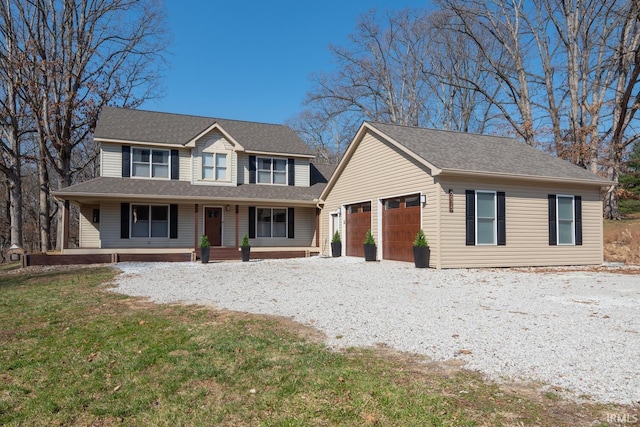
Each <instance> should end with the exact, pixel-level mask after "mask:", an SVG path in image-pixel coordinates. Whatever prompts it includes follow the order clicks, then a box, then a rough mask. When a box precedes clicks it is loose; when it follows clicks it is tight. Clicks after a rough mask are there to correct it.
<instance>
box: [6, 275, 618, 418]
mask: <svg viewBox="0 0 640 427" xmlns="http://www.w3.org/2000/svg"><path fill="white" fill-rule="evenodd" d="M113 274H114V272H113V270H111V269H109V268H82V269H74V268H72V269H65V270H47V271H38V270H35V269H27V270H25V271H19V270H14V269H12V267H3V268H2V269H0V325H1V328H0V425H65V426H66V425H72V426H75V425H78V426H79V425H83V426H84V425H96V426H105V425H115V424H121V423H124V424H125V425H171V426H187V425H188V426H193V425H206V426H209V425H228V426H231V425H234V426H235V425H264V426H307V425H382V426H388V425H398V426H413V425H415V426H424V425H434V426H465V425H470V426H471V425H478V426H480V425H547V426H558V425H567V426H568V425H581V424H582V425H594V424H593V421H594V420H599V421H600V422H602V421H604V420H606V414H609V413H628V412H629V409H628V408H618V407H613V406H604V405H578V404H574V403H571V402H567V401H564V400H562V399H560V398H559V397H558V395H557V394H555V393H553V392H546V393H537V392H536V391H535V390H534V389H527V388H515V387H511V386H503V387H502V388H500V387H498V386H496V385H492V384H489V383H485V382H483V380H482V379H481V377H480V376H479V375H476V374H473V373H470V372H466V371H463V370H460V369H454V370H453V371H445V370H442V369H436V368H434V367H433V366H432V365H428V364H425V363H422V362H420V361H418V360H417V359H416V358H413V357H411V356H407V355H400V354H395V353H392V352H389V351H386V352H382V351H373V350H360V349H353V350H350V351H347V352H345V353H336V352H332V351H329V350H328V349H326V348H325V347H324V345H322V344H321V343H318V342H315V343H314V342H313V340H305V339H304V338H302V335H303V334H307V335H310V336H313V334H312V333H310V331H309V330H306V329H305V327H303V326H300V325H297V326H296V325H295V324H293V323H292V322H290V321H287V320H283V319H277V318H266V317H259V316H252V315H247V314H239V313H230V312H225V311H216V310H212V309H209V308H203V307H195V306H180V305H155V304H150V303H147V302H145V301H143V300H140V299H135V298H129V297H125V296H122V295H118V294H112V293H110V292H107V291H105V287H106V285H104V284H105V283H108V282H109V281H110V280H111V279H112V277H113ZM596 425H598V424H597V423H596ZM600 425H606V423H604V422H603V423H602V424H600Z"/></svg>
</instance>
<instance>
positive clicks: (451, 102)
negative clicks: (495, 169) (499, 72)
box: [424, 11, 499, 133]
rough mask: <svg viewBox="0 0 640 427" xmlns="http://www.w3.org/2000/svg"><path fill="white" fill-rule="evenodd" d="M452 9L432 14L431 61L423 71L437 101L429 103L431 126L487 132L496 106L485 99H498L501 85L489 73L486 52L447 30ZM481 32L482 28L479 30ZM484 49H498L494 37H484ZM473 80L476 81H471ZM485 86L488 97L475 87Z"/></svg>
mask: <svg viewBox="0 0 640 427" xmlns="http://www.w3.org/2000/svg"><path fill="white" fill-rule="evenodd" d="M452 19H455V17H454V16H452V14H451V13H450V12H447V11H437V12H434V13H432V14H430V16H429V22H430V27H431V28H430V35H429V37H430V44H429V62H428V63H427V64H425V65H424V73H425V75H426V79H427V82H428V84H429V85H430V87H431V93H432V96H433V97H434V99H435V100H437V102H430V103H429V108H430V109H431V114H430V118H431V120H430V121H431V125H432V126H434V127H436V128H440V127H442V128H444V129H448V130H455V131H458V132H475V133H485V131H486V130H487V129H489V128H490V127H491V123H492V121H493V120H492V119H493V117H494V110H495V107H494V106H493V105H492V104H491V103H490V102H487V100H486V98H489V99H497V96H498V91H499V85H497V84H496V83H495V80H494V79H493V78H492V77H493V76H492V74H491V73H489V72H487V67H488V64H486V59H485V57H484V54H483V52H482V51H481V50H480V49H478V48H477V46H476V45H475V44H474V43H470V42H469V40H468V38H467V37H466V36H464V35H462V34H460V33H458V32H456V31H448V29H449V28H450V25H451V20H452ZM478 31H482V29H478ZM481 38H482V39H484V40H486V41H488V42H485V44H484V47H483V50H484V51H495V50H496V46H495V41H494V42H493V43H494V45H493V46H491V45H490V44H491V38H490V37H489V36H488V35H487V36H484V37H481ZM471 82H473V83H471ZM477 86H479V87H482V88H483V91H484V92H485V93H486V94H488V97H485V96H483V95H482V93H480V92H479V91H478V90H477V89H476V87H477Z"/></svg>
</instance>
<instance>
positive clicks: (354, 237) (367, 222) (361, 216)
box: [346, 203, 371, 257]
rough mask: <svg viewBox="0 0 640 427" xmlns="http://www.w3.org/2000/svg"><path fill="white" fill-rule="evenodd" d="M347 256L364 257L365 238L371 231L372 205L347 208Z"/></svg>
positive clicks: (364, 204) (362, 204)
mask: <svg viewBox="0 0 640 427" xmlns="http://www.w3.org/2000/svg"><path fill="white" fill-rule="evenodd" d="M346 216H347V220H346V254H347V256H358V257H363V256H364V246H363V243H364V238H365V234H366V233H367V231H368V230H370V229H371V203H361V204H357V205H351V206H348V207H347V215H346Z"/></svg>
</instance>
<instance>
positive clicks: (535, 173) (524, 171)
mask: <svg viewBox="0 0 640 427" xmlns="http://www.w3.org/2000/svg"><path fill="white" fill-rule="evenodd" d="M367 132H374V133H376V134H378V135H379V136H381V137H382V138H384V139H385V140H387V141H388V142H390V143H391V144H393V145H395V146H396V147H397V148H399V149H400V150H401V151H404V152H405V153H407V154H408V155H410V156H411V157H414V158H415V159H417V160H418V161H420V162H422V163H423V164H425V165H426V166H427V167H429V169H431V171H432V175H453V174H458V175H462V174H467V175H487V176H493V177H500V176H502V177H512V178H515V177H518V178H524V179H536V180H542V181H568V182H581V183H588V184H592V185H600V186H607V185H611V182H610V181H608V180H606V179H604V178H602V177H600V176H598V175H596V174H594V173H591V172H589V171H587V170H585V169H583V168H581V167H579V166H576V165H574V164H572V163H570V162H567V161H565V160H562V159H559V158H557V157H553V156H552V155H550V154H547V153H544V152H542V151H540V150H537V149H535V148H533V147H531V146H529V145H527V144H524V143H522V142H520V141H518V140H516V139H514V138H508V137H501V136H492V135H479V134H471V133H462V132H453V131H443V130H436V129H426V128H418V127H410V126H401V125H394V124H386V123H376V122H364V123H363V124H362V126H361V127H360V129H359V130H358V133H357V134H356V137H355V138H354V139H353V141H352V142H351V144H350V145H349V147H348V148H347V152H346V153H345V155H344V157H343V158H342V160H341V161H340V164H339V165H338V168H337V171H336V173H335V174H334V175H333V176H332V177H331V180H330V181H329V185H328V186H327V188H326V189H325V191H324V192H323V194H322V198H325V197H326V194H325V193H327V192H328V191H330V188H331V187H333V185H334V183H335V182H334V181H335V180H337V179H338V177H339V175H340V174H341V172H342V170H344V167H345V166H346V163H348V161H349V158H350V157H351V156H352V155H353V151H355V149H356V148H357V146H358V145H359V143H360V141H361V140H362V138H363V137H364V135H365V134H366V133H367Z"/></svg>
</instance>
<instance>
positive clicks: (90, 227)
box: [80, 205, 102, 248]
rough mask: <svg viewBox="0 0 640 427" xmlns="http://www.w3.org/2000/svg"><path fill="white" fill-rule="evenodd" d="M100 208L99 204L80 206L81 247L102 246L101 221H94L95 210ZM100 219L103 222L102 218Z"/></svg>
mask: <svg viewBox="0 0 640 427" xmlns="http://www.w3.org/2000/svg"><path fill="white" fill-rule="evenodd" d="M98 208H99V206H98V205H91V206H82V207H81V208H80V247H81V248H99V247H100V222H98V223H93V210H94V209H98ZM101 215H102V213H101ZM100 221H101V222H102V218H100Z"/></svg>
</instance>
